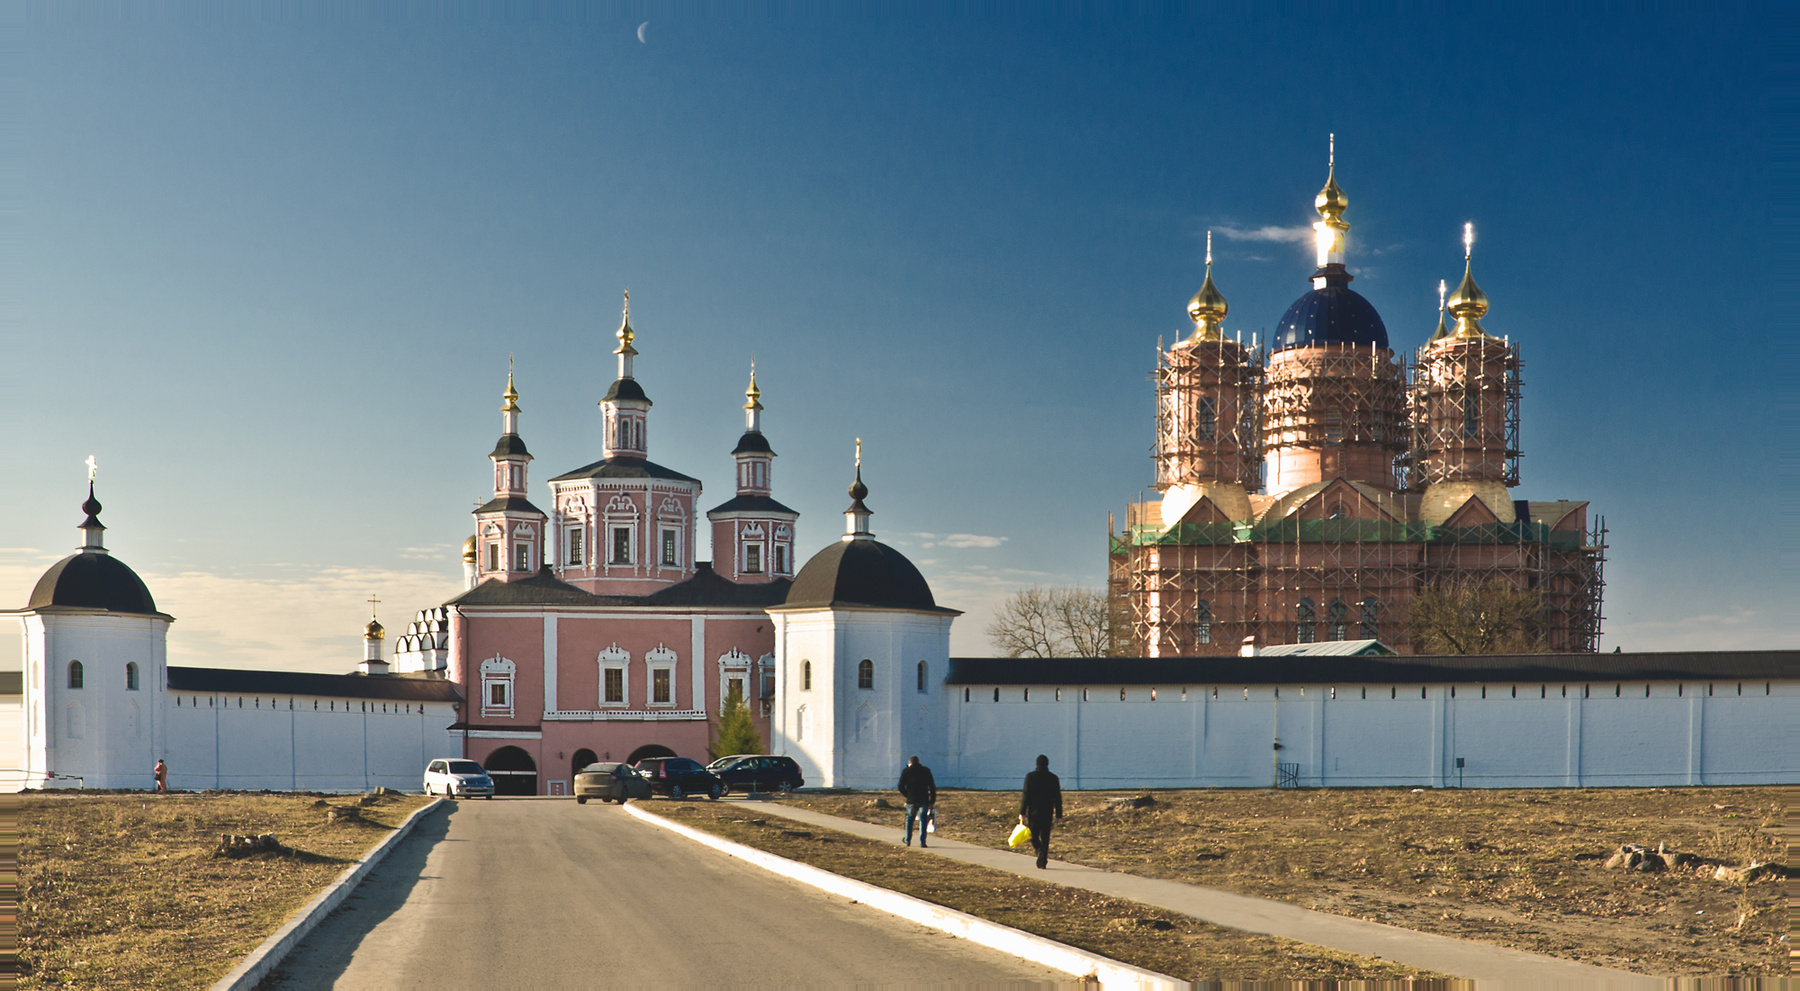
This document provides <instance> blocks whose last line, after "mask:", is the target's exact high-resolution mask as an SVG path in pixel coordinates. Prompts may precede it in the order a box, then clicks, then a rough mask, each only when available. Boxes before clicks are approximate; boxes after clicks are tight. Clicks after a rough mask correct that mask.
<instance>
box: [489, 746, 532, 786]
mask: <svg viewBox="0 0 1800 991" xmlns="http://www.w3.org/2000/svg"><path fill="white" fill-rule="evenodd" d="M487 772H488V776H489V777H492V778H493V779H494V794H496V795H535V794H537V793H538V783H537V762H536V761H534V760H532V759H531V755H530V754H528V753H526V752H525V751H523V750H520V749H519V748H518V747H501V748H500V749H499V750H496V751H494V752H493V753H491V754H488V759H487Z"/></svg>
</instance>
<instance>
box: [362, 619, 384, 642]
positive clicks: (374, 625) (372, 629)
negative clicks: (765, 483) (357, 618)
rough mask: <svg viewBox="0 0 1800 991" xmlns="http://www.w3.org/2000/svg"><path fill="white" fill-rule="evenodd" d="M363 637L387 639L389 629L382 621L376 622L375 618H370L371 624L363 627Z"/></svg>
mask: <svg viewBox="0 0 1800 991" xmlns="http://www.w3.org/2000/svg"><path fill="white" fill-rule="evenodd" d="M363 639H364V640H386V639H387V629H386V628H385V627H383V626H382V625H381V624H380V623H378V622H376V621H375V620H374V619H370V620H369V625H368V626H365V627H363Z"/></svg>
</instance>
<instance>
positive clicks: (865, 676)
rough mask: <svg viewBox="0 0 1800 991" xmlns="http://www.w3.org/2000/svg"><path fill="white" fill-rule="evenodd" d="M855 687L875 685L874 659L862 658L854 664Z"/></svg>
mask: <svg viewBox="0 0 1800 991" xmlns="http://www.w3.org/2000/svg"><path fill="white" fill-rule="evenodd" d="M856 687H858V688H874V687H875V662H874V661H871V660H869V659H868V658H863V659H862V660H861V661H858V662H857V664H856Z"/></svg>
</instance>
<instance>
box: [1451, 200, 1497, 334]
mask: <svg viewBox="0 0 1800 991" xmlns="http://www.w3.org/2000/svg"><path fill="white" fill-rule="evenodd" d="M1474 248H1475V225H1474V224H1473V223H1467V224H1464V225H1463V277H1462V281H1461V282H1459V283H1457V286H1456V291H1455V292H1453V293H1451V294H1450V299H1449V301H1448V304H1447V305H1448V307H1449V310H1450V313H1451V315H1452V316H1454V317H1456V330H1455V332H1454V333H1453V334H1451V335H1450V336H1452V337H1457V338H1465V339H1466V338H1474V337H1486V336H1487V331H1485V330H1483V329H1482V327H1481V318H1482V317H1484V316H1486V315H1487V311H1488V298H1487V293H1484V292H1482V291H1481V287H1480V286H1478V285H1476V284H1475V274H1474V261H1473V255H1474Z"/></svg>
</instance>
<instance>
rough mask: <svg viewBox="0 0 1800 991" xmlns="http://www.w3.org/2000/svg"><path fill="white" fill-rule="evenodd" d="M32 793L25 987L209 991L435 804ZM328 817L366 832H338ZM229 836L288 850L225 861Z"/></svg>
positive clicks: (26, 808)
mask: <svg viewBox="0 0 1800 991" xmlns="http://www.w3.org/2000/svg"><path fill="white" fill-rule="evenodd" d="M358 799H359V796H356V795H349V796H344V795H332V796H321V795H288V794H233V793H225V794H218V793H208V794H173V795H162V796H157V795H146V794H145V793H143V792H133V793H113V794H96V793H91V792H90V793H85V794H68V793H57V794H28V795H25V796H22V797H21V798H20V800H19V802H18V807H17V808H18V815H19V832H20V837H19V840H20V843H19V906H20V913H19V916H20V918H19V959H20V969H21V971H22V978H21V981H20V986H21V987H26V988H124V987H131V988H192V987H207V986H209V985H211V984H212V983H213V982H214V981H216V980H217V979H218V978H220V977H222V976H224V974H225V972H226V971H228V970H230V969H231V968H232V967H234V966H236V964H237V961H238V960H239V959H240V958H242V957H243V956H244V954H246V953H249V952H250V951H251V950H252V949H255V948H256V946H257V945H258V944H260V943H261V942H262V941H263V940H264V939H266V938H268V935H269V934H270V933H272V932H274V931H275V929H276V928H277V927H278V926H280V924H281V923H282V922H283V921H284V920H285V919H286V918H287V917H288V916H289V915H291V914H292V913H293V912H294V911H295V910H296V909H298V908H299V907H300V906H302V905H304V904H306V903H307V902H308V901H309V900H311V899H312V897H313V896H314V895H316V894H317V893H318V892H319V891H320V890H321V889H323V888H324V887H325V885H327V884H329V883H330V882H331V881H332V880H333V879H334V878H336V877H337V876H338V874H339V873H341V872H342V871H343V870H344V868H345V867H348V866H349V865H350V864H351V863H353V862H354V861H355V860H356V859H357V858H358V857H360V856H361V855H362V854H363V853H364V852H365V851H367V850H368V849H369V848H370V847H373V846H374V845H375V844H377V843H379V842H381V840H382V839H384V838H385V837H386V836H387V834H388V833H389V832H390V831H391V830H392V829H393V828H394V827H395V826H397V825H399V824H400V822H401V820H403V819H405V818H406V816H407V814H408V813H410V812H411V811H412V810H413V809H416V808H418V807H419V806H421V805H423V804H424V803H425V801H426V799H423V798H420V797H418V796H415V795H396V796H391V797H389V796H384V797H382V798H379V799H376V800H374V801H373V802H372V804H370V805H367V806H358ZM328 806H357V807H359V808H360V809H361V812H362V816H361V818H360V819H359V820H355V821H346V822H330V821H328V820H327V818H326V811H327V807H328ZM221 833H232V834H258V833H274V834H275V835H276V838H277V839H278V840H279V841H280V842H281V844H282V845H283V846H284V847H285V848H286V850H285V851H283V852H276V853H261V854H255V855H252V856H248V857H244V858H241V859H233V858H228V857H216V856H214V855H213V850H214V848H215V847H217V846H218V845H219V836H220V834H221Z"/></svg>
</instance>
